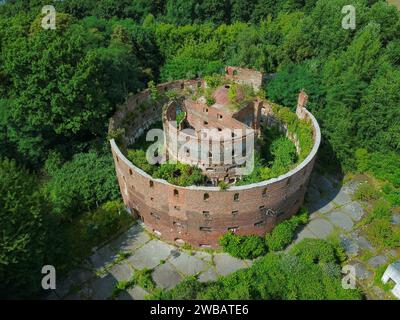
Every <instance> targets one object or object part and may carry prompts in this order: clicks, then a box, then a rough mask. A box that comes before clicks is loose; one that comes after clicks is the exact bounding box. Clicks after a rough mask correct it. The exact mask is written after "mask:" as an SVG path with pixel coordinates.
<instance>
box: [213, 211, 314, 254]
mask: <svg viewBox="0 0 400 320" xmlns="http://www.w3.org/2000/svg"><path fill="white" fill-rule="evenodd" d="M307 221H308V213H307V211H306V209H305V208H302V209H301V210H300V212H299V213H298V214H297V215H295V216H293V217H291V218H290V219H288V220H285V221H283V222H281V223H280V224H278V225H277V226H276V227H275V228H274V229H273V230H272V232H271V233H267V234H266V236H265V238H262V237H259V236H255V235H252V236H240V235H237V234H234V233H232V232H228V233H226V234H225V235H223V236H222V237H221V238H220V240H219V244H220V245H221V246H222V247H223V249H224V251H225V252H228V253H229V254H230V255H232V256H234V257H237V258H240V259H254V258H257V257H260V256H263V255H265V254H266V253H267V252H268V251H280V250H283V249H285V248H286V247H287V246H288V245H289V244H290V243H291V242H292V241H293V238H294V236H295V234H296V231H297V230H298V228H299V227H300V226H301V225H303V224H305V223H307Z"/></svg>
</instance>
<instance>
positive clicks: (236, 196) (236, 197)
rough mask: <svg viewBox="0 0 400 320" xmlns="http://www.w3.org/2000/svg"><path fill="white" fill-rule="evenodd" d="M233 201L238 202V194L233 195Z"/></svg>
mask: <svg viewBox="0 0 400 320" xmlns="http://www.w3.org/2000/svg"><path fill="white" fill-rule="evenodd" d="M233 201H239V193H235V194H234V196H233Z"/></svg>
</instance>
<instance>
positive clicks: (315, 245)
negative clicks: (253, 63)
mask: <svg viewBox="0 0 400 320" xmlns="http://www.w3.org/2000/svg"><path fill="white" fill-rule="evenodd" d="M290 254H292V255H295V256H297V257H299V258H300V259H302V260H304V261H306V262H307V263H314V264H318V263H328V262H339V259H338V257H337V254H336V252H335V248H334V247H333V246H332V245H331V244H329V243H328V242H326V241H325V240H321V239H309V238H307V239H304V240H303V241H301V242H299V243H298V244H297V245H296V246H294V247H293V248H292V249H291V250H290Z"/></svg>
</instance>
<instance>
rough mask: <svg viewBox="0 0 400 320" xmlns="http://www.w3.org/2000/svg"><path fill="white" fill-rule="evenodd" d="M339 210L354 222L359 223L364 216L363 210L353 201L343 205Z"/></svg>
mask: <svg viewBox="0 0 400 320" xmlns="http://www.w3.org/2000/svg"><path fill="white" fill-rule="evenodd" d="M340 210H341V211H343V212H344V213H346V214H347V215H349V216H350V218H352V219H353V220H354V221H360V220H361V218H362V216H363V215H364V209H363V208H362V206H361V205H360V204H359V203H358V202H355V201H352V202H350V203H348V204H346V205H344V206H343V207H342V208H340Z"/></svg>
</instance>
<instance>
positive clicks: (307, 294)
mask: <svg viewBox="0 0 400 320" xmlns="http://www.w3.org/2000/svg"><path fill="white" fill-rule="evenodd" d="M283 283H284V284H285V285H282V284H283ZM361 297H362V295H361V293H360V292H359V291H358V290H345V289H343V288H342V284H341V267H340V260H339V258H338V256H337V254H336V248H335V247H334V246H332V245H331V244H329V243H328V242H326V241H324V240H316V239H305V240H303V241H301V242H300V243H298V244H296V245H295V246H294V247H293V248H292V249H291V250H290V251H289V253H279V254H278V253H268V254H267V255H265V256H264V257H262V258H260V259H258V260H257V261H255V262H254V264H253V266H252V267H250V268H248V269H242V270H239V271H237V272H235V273H233V274H230V275H229V276H227V277H223V278H220V279H218V280H217V281H215V282H208V283H200V282H198V281H197V280H196V279H195V278H189V279H187V280H185V281H183V282H181V283H180V284H178V285H177V286H176V287H175V288H174V289H172V290H168V291H162V290H159V291H157V292H156V293H155V294H153V295H152V296H151V297H150V298H151V299H162V300H176V299H185V300H186V299H215V300H231V299H235V300H253V299H265V300H280V299H284V300H293V299H300V300H302V299H316V300H322V299H345V300H348V299H361Z"/></svg>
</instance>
